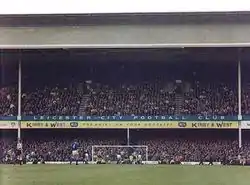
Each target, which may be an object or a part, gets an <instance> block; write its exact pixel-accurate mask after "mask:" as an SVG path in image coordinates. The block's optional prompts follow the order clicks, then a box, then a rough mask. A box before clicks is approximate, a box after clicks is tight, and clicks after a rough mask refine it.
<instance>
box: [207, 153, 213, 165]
mask: <svg viewBox="0 0 250 185" xmlns="http://www.w3.org/2000/svg"><path fill="white" fill-rule="evenodd" d="M208 165H214V163H213V156H212V155H210V156H209V163H208Z"/></svg>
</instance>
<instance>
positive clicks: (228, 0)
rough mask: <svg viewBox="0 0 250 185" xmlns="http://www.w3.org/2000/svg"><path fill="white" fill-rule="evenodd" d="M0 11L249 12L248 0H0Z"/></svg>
mask: <svg viewBox="0 0 250 185" xmlns="http://www.w3.org/2000/svg"><path fill="white" fill-rule="evenodd" d="M0 4H1V6H0V14H80V13H82V14H86V13H87V14H89V13H139V12H140V13H145V12H224V11H225V12H227V11H250V1H249V0H237V1H236V0H0Z"/></svg>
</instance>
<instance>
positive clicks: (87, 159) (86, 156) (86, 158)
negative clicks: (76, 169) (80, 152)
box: [83, 151, 89, 164]
mask: <svg viewBox="0 0 250 185" xmlns="http://www.w3.org/2000/svg"><path fill="white" fill-rule="evenodd" d="M83 163H84V164H88V163H89V154H88V152H87V151H86V152H85V153H84V161H83Z"/></svg>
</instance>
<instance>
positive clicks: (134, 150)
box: [92, 145, 148, 163]
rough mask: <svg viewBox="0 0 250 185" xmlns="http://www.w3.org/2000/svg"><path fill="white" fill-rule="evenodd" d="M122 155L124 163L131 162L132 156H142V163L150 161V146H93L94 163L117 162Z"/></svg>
mask: <svg viewBox="0 0 250 185" xmlns="http://www.w3.org/2000/svg"><path fill="white" fill-rule="evenodd" d="M118 155H120V156H121V158H122V160H123V161H126V160H129V158H130V157H131V156H133V157H138V156H140V157H141V159H142V161H148V146H145V145H94V146H92V162H97V160H102V161H105V163H113V162H115V161H117V156H118Z"/></svg>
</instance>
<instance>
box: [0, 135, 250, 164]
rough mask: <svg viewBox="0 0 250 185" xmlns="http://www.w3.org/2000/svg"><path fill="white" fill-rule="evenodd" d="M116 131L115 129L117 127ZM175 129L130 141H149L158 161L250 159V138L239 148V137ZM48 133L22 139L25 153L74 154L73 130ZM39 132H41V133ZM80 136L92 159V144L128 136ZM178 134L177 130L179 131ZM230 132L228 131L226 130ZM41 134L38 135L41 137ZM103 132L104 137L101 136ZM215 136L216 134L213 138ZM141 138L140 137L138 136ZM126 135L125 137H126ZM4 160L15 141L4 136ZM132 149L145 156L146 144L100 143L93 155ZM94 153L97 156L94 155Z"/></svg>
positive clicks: (65, 157) (49, 157) (62, 157)
mask: <svg viewBox="0 0 250 185" xmlns="http://www.w3.org/2000/svg"><path fill="white" fill-rule="evenodd" d="M114 132H116V131H114ZM174 132H175V133H176V131H172V134H169V133H166V136H165V137H161V136H159V133H157V131H152V132H151V134H150V136H149V137H147V136H145V135H141V134H140V132H137V135H136V136H135V137H134V139H131V141H130V144H131V145H146V146H148V159H149V160H153V161H157V160H160V159H162V158H164V159H167V160H171V159H175V158H176V157H181V160H182V161H199V160H200V159H201V157H204V158H205V159H206V158H208V157H210V156H213V159H214V161H218V162H219V161H222V160H223V158H224V157H225V156H226V157H227V158H228V159H232V158H237V157H238V155H239V154H240V155H242V156H245V157H246V158H248V159H250V141H249V140H244V142H243V147H242V148H241V149H239V147H238V141H237V140H236V139H231V138H230V139H229V138H222V137H221V138H214V136H212V135H213V133H212V132H211V133H210V137H209V138H203V137H202V134H203V133H202V131H201V132H199V133H198V134H196V136H194V135H193V134H189V133H188V132H186V135H187V136H185V137H179V136H177V137H173V136H174V135H176V134H173V133H174ZM52 133H53V132H51V133H50V135H48V134H47V135H46V137H44V135H43V134H36V137H33V136H32V139H29V138H25V137H24V139H23V147H24V154H25V156H26V158H27V160H29V158H30V156H31V154H32V152H34V153H36V154H37V155H39V156H41V157H42V158H43V159H44V160H45V161H69V160H70V157H71V145H72V143H73V142H74V140H75V138H73V135H75V134H74V133H72V134H71V137H68V136H67V135H69V134H70V132H69V133H68V134H67V135H66V136H65V135H64V137H63V136H60V137H54V135H53V134H52ZM39 135H40V136H39ZM82 135H83V136H79V137H77V140H78V142H79V143H80V147H81V159H82V158H83V156H84V155H83V153H84V152H88V153H89V159H90V160H91V158H92V146H93V145H126V139H125V138H122V137H121V136H120V137H116V138H110V137H108V136H107V135H106V134H105V131H103V134H101V135H100V134H98V135H96V136H95V135H92V136H91V137H88V136H84V135H85V134H82ZM177 135H178V134H177ZM224 135H227V134H224ZM38 136H39V137H38ZM100 136H102V138H100ZM212 137H213V138H212ZM136 138H138V139H136ZM124 139H125V140H124ZM0 144H1V151H0V155H1V161H2V162H3V160H4V156H5V154H6V152H7V151H8V150H9V149H11V148H15V145H16V142H15V141H14V140H13V139H7V138H4V139H1V141H0ZM129 150H133V151H137V152H138V153H140V154H141V155H142V156H143V159H145V158H146V149H145V148H143V147H141V148H140V147H134V148H112V147H105V148H104V147H99V148H95V150H94V155H96V156H97V155H98V156H102V157H103V158H107V157H109V158H110V159H111V160H116V155H117V154H121V153H122V152H124V153H126V152H128V151H129ZM93 157H94V156H93Z"/></svg>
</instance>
